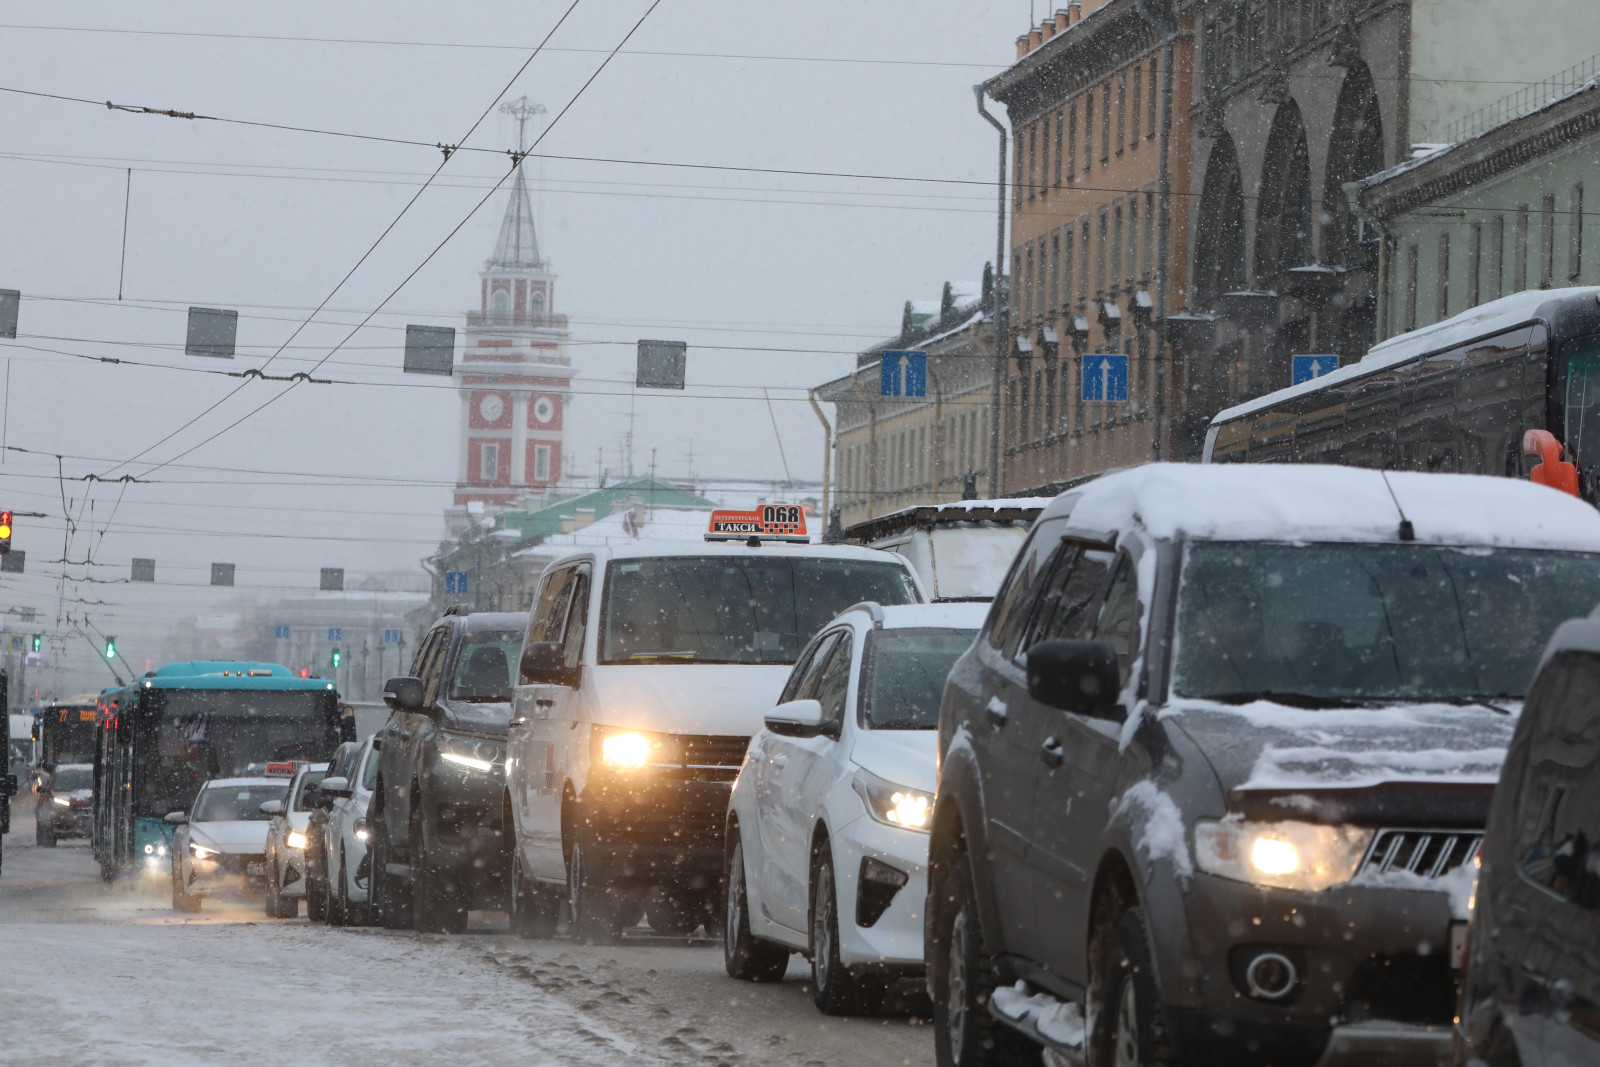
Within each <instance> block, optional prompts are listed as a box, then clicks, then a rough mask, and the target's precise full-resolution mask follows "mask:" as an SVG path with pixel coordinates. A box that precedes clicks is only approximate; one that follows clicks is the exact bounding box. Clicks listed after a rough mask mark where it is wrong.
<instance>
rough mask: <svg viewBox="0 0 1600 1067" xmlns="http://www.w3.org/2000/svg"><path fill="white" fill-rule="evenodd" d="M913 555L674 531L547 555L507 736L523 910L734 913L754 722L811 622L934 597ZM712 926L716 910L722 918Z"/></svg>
mask: <svg viewBox="0 0 1600 1067" xmlns="http://www.w3.org/2000/svg"><path fill="white" fill-rule="evenodd" d="M924 599H925V598H924V596H923V593H922V589H921V587H920V585H919V584H918V581H917V578H916V575H915V574H914V572H913V571H912V570H911V568H910V567H909V566H908V565H907V564H906V561H905V560H903V559H901V558H900V557H898V556H894V555H890V554H888V553H885V552H878V551H875V550H873V549H867V548H854V547H846V546H842V545H813V544H804V543H801V544H793V543H773V542H762V541H759V540H753V541H751V542H749V543H745V542H736V543H720V544H715V543H706V544H694V543H691V542H675V543H669V542H661V543H657V544H649V543H639V544H633V545H627V546H608V547H603V548H592V549H583V550H575V551H573V552H572V553H570V554H568V555H566V556H564V557H562V558H560V559H557V560H556V561H554V562H553V563H551V565H550V566H549V568H548V569H547V570H546V571H545V573H544V576H543V578H542V579H541V580H540V583H539V590H538V593H537V594H536V595H535V598H534V605H533V612H532V614H531V616H530V618H529V624H528V634H527V639H526V641H525V642H524V644H523V648H522V659H521V665H520V682H521V684H519V685H518V686H517V687H516V693H515V696H514V698H513V702H512V719H511V728H510V736H509V741H508V744H507V753H506V794H507V795H506V806H507V808H508V809H509V811H510V813H511V817H512V823H513V826H514V827H515V835H516V840H515V849H514V856H513V861H512V893H511V896H512V897H513V901H512V924H513V928H514V929H515V930H516V931H517V932H518V933H519V934H521V935H522V936H525V937H536V936H542V937H548V936H549V935H550V934H551V933H552V932H553V931H554V929H555V921H556V916H557V914H558V913H559V911H560V905H561V904H562V903H563V902H566V903H567V905H568V906H569V908H570V909H571V910H570V912H569V917H570V919H571V922H572V927H573V934H574V936H575V937H578V938H580V939H585V940H610V939H614V938H615V937H617V936H618V935H619V933H620V932H621V930H622V929H623V928H624V927H628V926H632V925H635V924H636V923H637V922H638V921H639V919H640V918H641V917H643V915H644V914H645V913H647V912H648V915H649V919H650V925H651V927H652V928H653V929H654V930H655V931H656V932H657V933H661V934H669V935H680V934H687V933H690V932H692V931H693V930H694V929H695V928H696V927H697V926H699V925H700V923H701V921H702V919H705V918H707V917H708V916H718V917H720V915H721V900H720V897H719V893H720V888H721V879H722V873H723V864H724V856H723V838H724V826H723V822H724V817H725V814H726V812H727V807H728V795H729V792H730V790H731V788H732V784H733V781H734V779H735V778H736V777H738V774H739V768H740V766H741V765H742V763H743V762H744V755H745V749H746V747H747V745H748V744H749V741H750V737H751V735H752V734H754V733H755V731H756V730H757V729H758V728H760V726H761V721H762V716H763V715H764V714H765V713H766V711H767V709H769V708H771V707H772V705H773V703H774V702H775V701H776V699H777V696H778V693H779V690H781V689H782V688H783V684H784V680H785V679H786V678H787V677H788V674H789V669H790V667H791V666H792V665H793V664H794V662H795V659H796V658H797V657H798V656H799V655H800V652H801V650H802V649H803V648H805V647H806V643H807V642H808V641H810V640H811V637H812V635H813V634H815V633H816V632H817V631H818V630H820V629H821V628H822V627H823V626H824V625H826V624H827V623H828V622H829V621H830V620H831V619H833V618H834V616H836V615H838V614H839V612H840V611H842V610H844V609H845V608H847V607H849V606H850V605H852V604H855V603H858V602H860V601H865V600H872V601H876V602H878V603H879V604H884V605H889V604H915V603H921V602H922V601H923V600H924ZM713 928H714V927H713Z"/></svg>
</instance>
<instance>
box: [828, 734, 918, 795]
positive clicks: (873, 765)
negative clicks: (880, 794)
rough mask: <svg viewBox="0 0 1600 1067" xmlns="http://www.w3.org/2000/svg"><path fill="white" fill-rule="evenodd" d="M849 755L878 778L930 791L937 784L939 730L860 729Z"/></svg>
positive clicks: (857, 764) (858, 764)
mask: <svg viewBox="0 0 1600 1067" xmlns="http://www.w3.org/2000/svg"><path fill="white" fill-rule="evenodd" d="M850 758H851V760H853V761H854V762H855V764H856V766H858V767H861V768H864V769H865V770H868V771H870V772H872V773H873V774H875V775H877V776H878V777H879V778H884V779H887V780H888V781H891V782H893V783H895V784H896V785H905V786H910V787H911V788H912V789H920V790H922V791H923V792H925V793H932V792H933V791H934V789H935V788H936V787H937V786H938V784H939V766H938V761H939V731H937V730H861V731H859V732H857V733H856V740H855V745H854V746H853V747H852V748H851V749H850Z"/></svg>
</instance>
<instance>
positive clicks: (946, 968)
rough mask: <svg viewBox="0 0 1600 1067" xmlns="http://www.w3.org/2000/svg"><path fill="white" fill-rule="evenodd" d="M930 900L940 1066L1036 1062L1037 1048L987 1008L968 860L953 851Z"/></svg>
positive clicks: (990, 977) (990, 975)
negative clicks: (941, 881)
mask: <svg viewBox="0 0 1600 1067" xmlns="http://www.w3.org/2000/svg"><path fill="white" fill-rule="evenodd" d="M940 890H941V891H940V893H939V894H938V896H937V898H936V899H935V901H934V907H935V908H936V909H937V910H936V913H935V916H934V936H935V942H936V944H937V946H938V947H937V951H938V953H940V955H941V958H939V959H936V960H933V961H932V962H933V963H934V964H935V980H934V981H933V982H932V983H930V986H931V989H932V992H933V1049H934V1056H935V1059H936V1061H937V1063H938V1065H939V1067H1009V1065H1010V1064H1014V1063H1021V1062H1024V1061H1025V1060H1028V1061H1033V1062H1037V1061H1038V1059H1039V1049H1038V1047H1037V1046H1035V1045H1034V1044H1033V1043H1032V1042H1030V1041H1027V1040H1026V1039H1024V1038H1023V1037H1022V1035H1021V1034H1018V1033H1017V1032H1016V1031H1014V1030H1010V1029H1007V1028H1006V1027H1005V1026H1003V1025H1002V1024H1001V1023H998V1022H996V1021H995V1020H994V1018H993V1017H992V1016H991V1015H990V1014H989V996H990V994H992V993H993V992H994V987H995V974H994V969H993V965H992V964H991V962H990V960H989V958H988V957H986V956H985V955H984V954H983V926H982V920H981V919H980V917H979V915H978V901H977V898H976V895H975V891H974V889H973V875H972V861H971V860H970V859H969V858H968V857H967V856H966V855H965V854H962V855H959V856H957V857H956V859H955V862H954V863H952V864H951V865H950V872H949V874H947V875H946V876H945V879H944V881H943V883H942V884H941V885H940Z"/></svg>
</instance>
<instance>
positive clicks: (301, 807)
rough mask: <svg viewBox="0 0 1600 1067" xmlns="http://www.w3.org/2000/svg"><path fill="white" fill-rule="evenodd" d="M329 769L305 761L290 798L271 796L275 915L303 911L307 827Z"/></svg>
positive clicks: (269, 906)
mask: <svg viewBox="0 0 1600 1067" xmlns="http://www.w3.org/2000/svg"><path fill="white" fill-rule="evenodd" d="M327 772H328V765H327V764H326V763H302V764H300V768H299V770H297V771H296V772H295V776H294V779H293V780H292V781H291V782H290V783H289V796H288V799H286V800H269V801H267V803H266V806H265V807H264V808H262V811H264V812H265V813H266V814H267V896H266V901H265V905H264V906H265V909H266V913H267V915H269V916H270V917H272V918H274V919H292V918H294V917H295V916H296V915H299V914H300V901H301V899H302V898H303V897H304V896H305V895H306V830H307V827H308V826H309V825H310V822H311V811H312V807H311V805H312V802H313V801H315V799H316V796H317V786H318V784H320V783H321V781H322V776H323V775H324V774H326V773H327Z"/></svg>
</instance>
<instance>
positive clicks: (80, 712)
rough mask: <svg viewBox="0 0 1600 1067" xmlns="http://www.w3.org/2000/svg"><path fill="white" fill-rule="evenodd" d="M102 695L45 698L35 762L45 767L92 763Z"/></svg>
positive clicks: (37, 727)
mask: <svg viewBox="0 0 1600 1067" xmlns="http://www.w3.org/2000/svg"><path fill="white" fill-rule="evenodd" d="M99 706H100V698H99V696H98V695H97V694H95V693H83V694H81V695H79V696H75V697H67V698H66V699H65V700H50V701H46V702H45V705H44V710H43V711H42V712H40V714H39V720H38V725H37V726H36V727H35V728H34V731H35V733H34V741H35V742H37V746H36V748H35V754H36V762H37V764H38V766H39V767H40V768H42V769H46V770H48V769H49V768H51V767H55V766H58V765H60V764H63V763H92V762H93V761H94V750H95V735H96V733H97V732H98V731H99V727H100V712H99Z"/></svg>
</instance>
